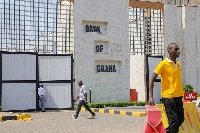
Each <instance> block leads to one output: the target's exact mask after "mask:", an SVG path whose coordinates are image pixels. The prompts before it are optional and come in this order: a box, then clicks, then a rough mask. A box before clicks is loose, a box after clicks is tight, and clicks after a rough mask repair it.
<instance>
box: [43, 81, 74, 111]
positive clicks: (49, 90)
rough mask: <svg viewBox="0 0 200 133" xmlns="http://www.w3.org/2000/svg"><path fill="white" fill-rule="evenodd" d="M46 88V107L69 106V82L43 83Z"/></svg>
mask: <svg viewBox="0 0 200 133" xmlns="http://www.w3.org/2000/svg"><path fill="white" fill-rule="evenodd" d="M43 86H44V89H45V90H46V108H71V107H72V104H71V84H70V83H43Z"/></svg>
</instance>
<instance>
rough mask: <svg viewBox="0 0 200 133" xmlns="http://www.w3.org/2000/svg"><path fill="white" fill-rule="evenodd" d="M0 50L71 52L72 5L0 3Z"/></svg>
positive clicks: (45, 0)
mask: <svg viewBox="0 0 200 133" xmlns="http://www.w3.org/2000/svg"><path fill="white" fill-rule="evenodd" d="M0 19H1V20H0V32H1V35H0V44H1V45H0V50H1V51H26V52H39V53H54V54H57V53H73V52H74V51H73V45H72V44H73V37H74V34H73V4H72V2H68V1H67V2H62V3H61V2H59V1H57V0H31V1H30V0H24V1H22V0H4V1H3V0H1V1H0Z"/></svg>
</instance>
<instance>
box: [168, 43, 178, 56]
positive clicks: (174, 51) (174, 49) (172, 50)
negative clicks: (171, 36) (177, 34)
mask: <svg viewBox="0 0 200 133" xmlns="http://www.w3.org/2000/svg"><path fill="white" fill-rule="evenodd" d="M167 51H168V53H169V56H170V58H173V59H175V58H178V57H179V55H180V50H179V47H178V45H177V44H176V43H170V44H169V45H168V46H167Z"/></svg>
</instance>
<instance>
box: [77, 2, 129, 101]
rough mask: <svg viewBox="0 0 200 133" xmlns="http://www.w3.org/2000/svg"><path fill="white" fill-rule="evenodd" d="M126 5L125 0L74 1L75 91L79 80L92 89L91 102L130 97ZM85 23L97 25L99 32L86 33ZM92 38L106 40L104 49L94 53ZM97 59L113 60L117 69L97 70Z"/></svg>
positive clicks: (127, 15)
mask: <svg viewBox="0 0 200 133" xmlns="http://www.w3.org/2000/svg"><path fill="white" fill-rule="evenodd" d="M128 4H129V3H128V0H109V1H108V0H76V1H74V28H75V29H74V30H75V31H74V33H75V34H74V35H75V37H74V39H75V40H74V41H75V58H74V59H75V80H76V85H75V87H76V91H75V92H76V94H77V93H78V86H77V81H78V80H82V81H83V83H84V84H85V86H86V87H87V88H88V91H89V88H91V89H92V102H95V101H104V102H108V101H129V99H130V66H129V65H130V62H129V61H130V59H129V58H130V56H129V54H130V51H129V32H128V30H129V26H128V20H129V14H128V13H129V12H128V9H129V5H128ZM87 24H88V25H93V26H101V28H100V30H101V33H98V32H86V31H85V30H84V29H83V28H84V27H85V26H86V25H87ZM102 27H103V28H102ZM104 28H105V29H104ZM96 41H98V42H99V41H100V42H101V41H102V44H104V43H105V42H107V43H106V45H108V47H107V46H106V47H107V48H106V49H107V52H104V53H99V52H96V51H95V49H94V47H95V45H96V44H95V42H96ZM97 61H101V63H105V64H107V62H109V61H110V62H111V63H113V62H115V61H116V64H119V65H118V66H117V67H119V69H120V71H116V72H98V73H97V72H96V65H97V64H96V63H98V62H97ZM88 94H89V93H88ZM88 98H89V96H88Z"/></svg>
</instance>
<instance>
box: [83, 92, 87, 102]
mask: <svg viewBox="0 0 200 133" xmlns="http://www.w3.org/2000/svg"><path fill="white" fill-rule="evenodd" d="M84 97H85V102H86V103H87V93H85V94H84Z"/></svg>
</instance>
